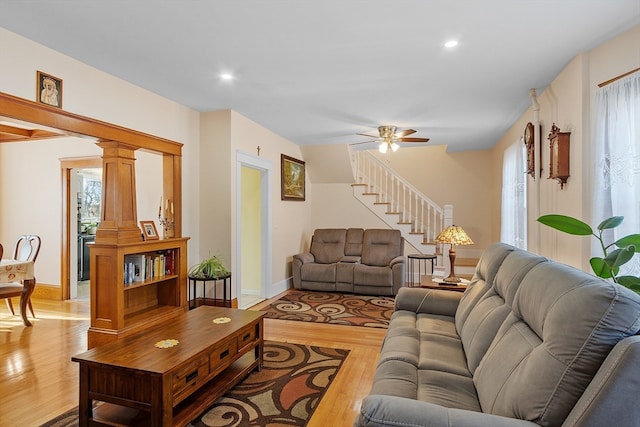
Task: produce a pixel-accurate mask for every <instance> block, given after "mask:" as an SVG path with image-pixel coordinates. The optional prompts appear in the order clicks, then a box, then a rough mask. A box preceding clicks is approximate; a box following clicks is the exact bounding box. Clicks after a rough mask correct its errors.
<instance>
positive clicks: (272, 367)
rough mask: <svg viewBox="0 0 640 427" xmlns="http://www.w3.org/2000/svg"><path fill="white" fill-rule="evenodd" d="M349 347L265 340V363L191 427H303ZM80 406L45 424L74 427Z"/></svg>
mask: <svg viewBox="0 0 640 427" xmlns="http://www.w3.org/2000/svg"><path fill="white" fill-rule="evenodd" d="M348 354H349V350H340V349H333V348H323V347H314V346H304V345H298V344H291V343H281V342H275V341H265V342H264V367H263V369H262V371H260V372H252V373H251V374H249V376H248V377H247V378H245V380H244V381H242V382H241V383H240V384H238V385H237V386H235V387H234V388H233V389H231V390H230V391H229V392H227V394H225V395H224V396H223V397H222V398H220V399H219V400H218V401H217V402H216V403H215V404H214V405H213V406H212V407H210V408H209V409H207V410H206V411H205V412H204V413H203V414H202V415H200V416H199V417H198V418H197V419H196V420H194V421H192V422H191V424H189V426H191V427H236V426H270V427H275V426H305V425H307V422H308V421H309V419H311V415H312V414H313V412H314V411H315V409H316V408H317V406H318V404H319V403H320V399H322V396H324V394H325V392H326V391H327V389H328V388H329V385H330V384H331V382H332V381H333V379H334V378H335V375H336V373H337V372H338V370H339V369H340V366H342V363H343V362H344V360H345V359H346V357H347V355H348ZM77 425H78V408H75V409H73V410H71V411H68V412H66V413H65V414H63V415H61V416H59V417H56V418H55V419H53V420H51V421H49V422H47V423H45V424H43V426H42V427H75V426H77Z"/></svg>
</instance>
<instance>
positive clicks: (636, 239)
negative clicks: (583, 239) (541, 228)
mask: <svg viewBox="0 0 640 427" xmlns="http://www.w3.org/2000/svg"><path fill="white" fill-rule="evenodd" d="M623 220H624V217H622V216H613V217H611V218H607V219H605V220H604V221H602V222H601V223H600V224H599V225H598V233H597V234H596V233H595V232H594V231H593V229H592V228H591V226H589V224H587V223H585V222H582V221H580V220H579V219H575V218H573V217H570V216H565V215H557V214H554V215H543V216H541V217H540V218H538V222H540V223H542V224H544V225H546V226H549V227H551V228H555V229H556V230H559V231H562V232H564V233H567V234H573V235H576V236H594V237H595V238H596V239H597V240H598V242H600V247H601V248H602V253H603V256H602V257H593V258H591V259H590V260H589V263H590V264H591V268H592V269H593V272H594V274H595V275H596V276H598V277H602V278H603V279H612V280H613V281H614V282H615V283H618V284H620V285H622V286H625V287H627V288H629V289H631V290H633V291H635V292H637V293H640V277H636V276H619V275H618V273H619V271H620V267H621V266H622V265H624V264H626V263H627V262H629V261H630V260H631V258H633V256H634V254H635V253H636V252H640V234H630V235H628V236H625V237H622V238H620V239H618V240H616V241H615V242H611V243H609V244H606V243H605V242H604V238H603V234H604V231H605V230H610V229H613V228H616V227H618V226H619V225H620V224H622V221H623Z"/></svg>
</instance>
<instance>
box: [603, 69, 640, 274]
mask: <svg viewBox="0 0 640 427" xmlns="http://www.w3.org/2000/svg"><path fill="white" fill-rule="evenodd" d="M593 121H594V131H593V138H594V139H593V144H592V146H593V150H594V153H593V154H594V155H593V158H594V160H595V177H594V199H593V221H594V227H595V226H597V225H598V224H599V223H600V221H602V220H603V219H605V218H608V217H610V216H614V215H615V216H624V221H623V223H622V225H621V226H620V227H618V228H617V229H615V230H613V232H614V234H610V235H609V236H607V237H608V238H609V239H618V238H620V237H622V236H626V235H628V234H632V233H638V232H640V71H638V72H636V73H633V74H631V75H629V76H626V77H623V78H621V79H619V80H617V81H615V82H613V83H610V84H608V85H607V86H604V87H602V88H599V89H598V91H597V92H596V96H595V103H594V115H593ZM607 241H609V240H607ZM611 241H613V240H611ZM592 253H593V254H594V255H595V254H598V255H599V256H601V254H602V250H601V249H600V247H599V246H598V242H596V241H595V240H594V246H593V247H592ZM621 272H624V273H625V274H632V275H640V256H638V255H636V257H635V259H634V260H633V261H632V262H630V263H628V264H626V265H624V266H622V268H621Z"/></svg>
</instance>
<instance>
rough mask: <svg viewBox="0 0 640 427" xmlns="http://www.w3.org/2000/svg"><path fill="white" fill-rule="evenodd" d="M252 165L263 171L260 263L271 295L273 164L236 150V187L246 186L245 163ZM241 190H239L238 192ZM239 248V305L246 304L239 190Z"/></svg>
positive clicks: (262, 291)
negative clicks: (244, 301) (243, 281)
mask: <svg viewBox="0 0 640 427" xmlns="http://www.w3.org/2000/svg"><path fill="white" fill-rule="evenodd" d="M243 166H244V167H249V168H252V169H257V170H259V171H260V200H261V203H260V222H261V225H260V233H261V236H260V237H261V238H260V252H261V259H262V265H261V266H260V296H261V297H262V298H267V297H269V294H268V285H269V283H271V270H272V268H271V265H272V264H271V263H272V254H271V242H272V226H271V224H272V217H271V203H272V202H271V201H272V197H271V188H272V186H271V182H272V179H273V177H272V175H273V164H272V162H271V161H270V160H266V159H263V158H260V157H256V156H252V155H250V154H247V153H244V152H242V151H238V152H237V153H236V189H237V190H241V189H242V167H243ZM238 192H239V191H237V192H236V193H238ZM235 222H236V227H235V231H236V238H235V242H236V250H235V260H234V269H235V273H234V274H235V276H236V278H235V288H236V289H235V291H236V297H237V298H238V306H241V304H242V301H241V299H242V286H241V284H242V273H241V272H242V267H241V262H242V243H241V242H242V239H241V236H242V197H241V195H240V194H236V218H235Z"/></svg>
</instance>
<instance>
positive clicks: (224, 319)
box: [213, 317, 231, 325]
mask: <svg viewBox="0 0 640 427" xmlns="http://www.w3.org/2000/svg"><path fill="white" fill-rule="evenodd" d="M229 322H231V319H230V318H228V317H216V318H215V319H213V323H215V324H217V325H220V324H222V323H229Z"/></svg>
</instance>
